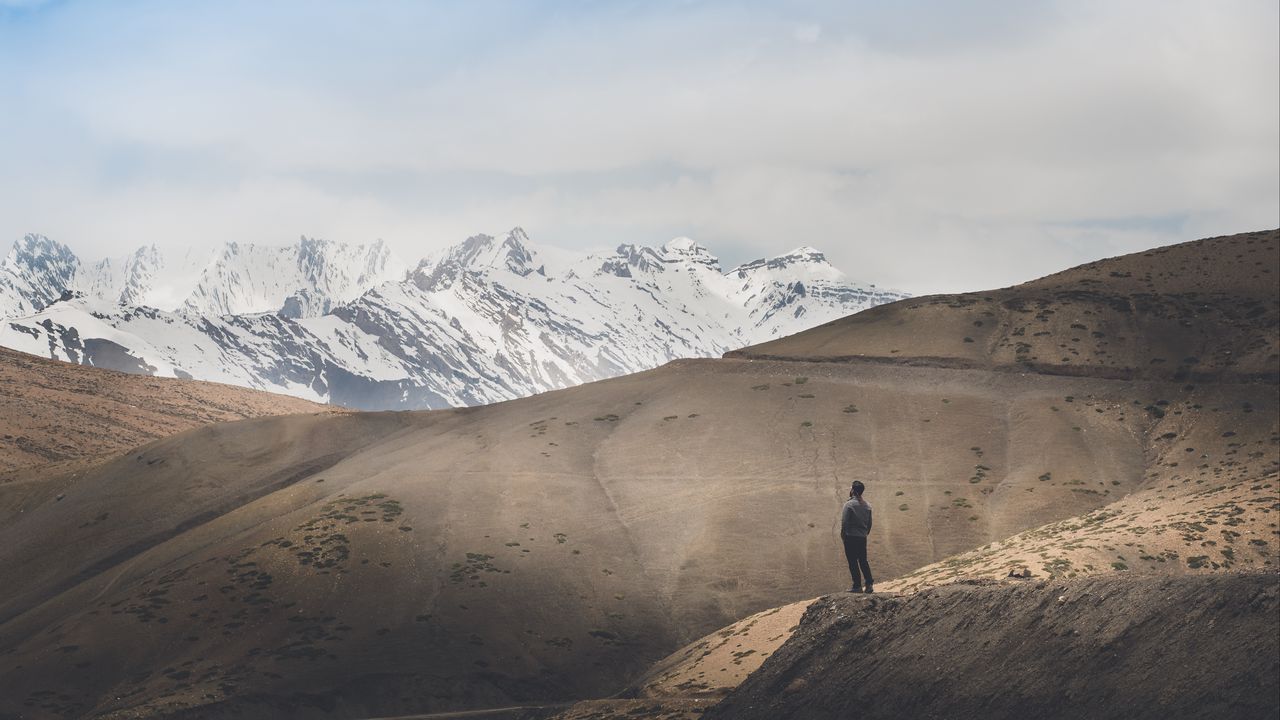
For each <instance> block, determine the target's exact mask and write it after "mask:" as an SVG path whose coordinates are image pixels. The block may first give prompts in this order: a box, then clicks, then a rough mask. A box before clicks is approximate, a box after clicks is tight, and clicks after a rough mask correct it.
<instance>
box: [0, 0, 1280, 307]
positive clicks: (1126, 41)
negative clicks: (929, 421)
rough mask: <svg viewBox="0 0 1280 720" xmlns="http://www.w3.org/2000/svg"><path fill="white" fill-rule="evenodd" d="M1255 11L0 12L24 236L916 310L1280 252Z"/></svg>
mask: <svg viewBox="0 0 1280 720" xmlns="http://www.w3.org/2000/svg"><path fill="white" fill-rule="evenodd" d="M1278 48H1280V12H1278V11H1277V3H1275V2H1274V0H1260V1H1257V2H1246V1H1239V2H1231V1H1224V2H1214V3H1205V2H1177V1H1173V2H1138V1H1135V2H1083V1H1078V0H1070V1H1064V2H1015V1H1013V0H1010V1H1009V2H974V3H956V2H946V1H943V0H933V1H926V0H913V1H911V2H897V3H870V2H864V3H856V2H816V1H815V2H798V3H764V2H737V3H727V2H724V3H719V2H691V1H690V2H612V3H610V2H544V3H535V2H476V1H469V2H456V3H446V2H435V3H432V2H376V1H369V0H363V1H361V2H348V3H339V2H325V1H316V0H308V1H305V2H264V1H258V2H216V3H215V2H203V3H197V2H174V1H171V0H170V1H165V2H160V1H149V2H132V1H129V0H116V1H112V2H105V1H103V2H89V1H79V0H50V1H49V2H27V1H23V0H19V1H18V2H13V1H12V0H0V98H3V101H2V102H3V104H2V105H0V163H2V165H0V240H2V241H3V242H4V243H5V244H7V243H8V242H9V241H11V239H14V238H17V237H18V236H20V235H21V234H23V233H25V232H32V231H35V232H43V233H45V234H48V235H49V236H51V237H53V238H55V239H58V240H61V241H63V242H66V243H68V244H69V245H71V246H72V247H73V248H74V249H76V250H77V251H78V252H80V253H81V254H82V255H84V256H88V257H93V256H100V255H105V254H122V253H124V252H126V251H128V250H131V249H133V248H134V247H136V246H138V245H141V244H143V243H150V242H156V243H159V244H162V245H178V244H206V243H219V242H222V241H224V240H232V239H234V240H240V241H248V242H265V243H284V242H290V241H292V240H293V239H295V238H296V237H297V236H298V235H299V234H303V233H305V234H307V235H313V236H320V237H327V238H332V239H336V240H345V241H350V242H362V241H367V240H371V239H373V238H378V237H381V238H383V239H386V240H387V241H389V242H391V243H392V244H393V246H395V247H396V248H397V250H398V251H399V252H400V253H401V254H402V255H404V256H405V257H406V259H410V260H413V259H416V258H417V257H419V256H421V255H422V254H424V253H425V252H427V251H429V250H431V249H434V248H437V247H440V246H442V245H445V244H449V243H452V242H457V241H458V240H460V239H462V238H464V237H466V236H467V235H470V234H473V233H476V232H491V233H496V232H500V231H503V230H505V229H507V228H509V227H511V226H514V225H522V226H524V227H525V228H526V229H527V230H528V231H529V232H530V234H531V235H532V237H533V238H534V240H535V241H536V242H542V243H546V244H550V245H558V246H561V247H566V248H570V249H579V248H605V247H612V246H613V245H616V244H618V243H620V242H637V243H648V244H657V243H661V242H663V241H665V240H666V239H668V238H670V237H673V236H676V235H689V236H692V237H694V238H695V239H697V240H699V241H700V242H702V243H703V244H705V245H707V246H709V247H711V248H713V249H714V250H716V251H717V252H718V253H719V254H720V255H721V256H722V258H723V259H724V260H725V261H726V262H727V263H734V262H739V261H743V260H747V259H751V258H753V257H757V256H761V255H766V254H772V253H778V252H782V251H785V250H788V249H790V248H792V247H795V246H797V245H802V244H807V245H814V246H816V247H818V248H821V249H823V250H825V251H826V252H827V253H828V255H829V256H830V257H831V259H832V260H833V262H835V263H836V264H837V265H838V266H840V267H842V268H843V269H845V270H846V271H847V272H849V273H850V274H851V275H853V276H855V277H857V278H860V279H865V280H867V281H869V282H876V283H879V284H881V285H891V286H897V287H901V288H904V289H907V290H911V291H913V292H931V291H952V290H961V289H977V288H982V287H988V286H998V285H1004V284H1009V283H1013V282H1017V281H1020V280H1024V279H1028V278H1030V277H1034V276H1037V275H1042V274H1045V273H1048V272H1051V271H1054V270H1057V269H1060V268H1061V267H1064V266H1067V265H1071V264H1075V263H1079V262H1084V261H1087V260H1091V259H1094V258H1096V257H1100V256H1105V255H1113V254H1117V253H1120V252H1126V251H1131V250H1136V249H1141V248H1144V247H1148V246H1152V245H1158V244H1164V243H1168V242H1176V241H1180V240H1186V239H1192V238H1195V237H1201V236H1205V235H1213V234H1221V233H1229V232H1238V231H1242V230H1250V229H1260V228H1267V227H1275V226H1277V225H1280V159H1278V158H1280V54H1278V53H1280V50H1278Z"/></svg>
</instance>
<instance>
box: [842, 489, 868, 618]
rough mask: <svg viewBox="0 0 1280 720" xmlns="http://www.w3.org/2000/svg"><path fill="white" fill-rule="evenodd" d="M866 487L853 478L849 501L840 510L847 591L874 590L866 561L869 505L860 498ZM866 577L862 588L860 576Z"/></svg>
mask: <svg viewBox="0 0 1280 720" xmlns="http://www.w3.org/2000/svg"><path fill="white" fill-rule="evenodd" d="M866 489H867V487H866V485H863V484H862V481H861V480H854V481H853V485H852V486H851V487H850V488H849V502H847V503H845V504H844V509H843V510H841V511H840V539H841V540H843V541H844V556H845V559H847V560H848V561H849V574H850V575H852V576H853V587H851V588H849V592H855V593H860V592H868V593H871V592H875V590H874V589H872V587H871V583H872V580H871V565H870V564H868V563H867V535H868V534H870V533H871V505H870V504H868V503H867V501H866V500H863V499H862V493H863V492H864V491H865V490H866ZM863 575H865V576H866V578H867V585H866V590H863V589H862V588H863V585H862V576H863Z"/></svg>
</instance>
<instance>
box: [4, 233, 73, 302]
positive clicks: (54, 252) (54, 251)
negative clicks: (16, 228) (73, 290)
mask: <svg viewBox="0 0 1280 720" xmlns="http://www.w3.org/2000/svg"><path fill="white" fill-rule="evenodd" d="M79 271H80V260H79V259H78V258H77V257H76V256H75V253H73V252H71V250H70V249H69V248H67V246H65V245H62V244H61V243H56V242H54V241H52V240H50V239H49V238H47V237H45V236H43V235H27V236H25V237H23V238H22V239H21V240H19V241H17V242H16V243H14V244H13V248H12V249H11V250H10V251H9V254H8V255H6V256H5V258H4V261H3V262H0V316H2V317H17V316H21V315H29V314H31V313H33V312H36V311H37V310H42V309H44V308H45V307H48V305H49V304H50V303H52V302H54V301H56V300H57V299H58V298H60V297H61V296H62V293H63V291H64V290H66V289H67V288H69V287H71V286H72V285H73V284H74V282H75V278H76V275H77V274H78V273H79Z"/></svg>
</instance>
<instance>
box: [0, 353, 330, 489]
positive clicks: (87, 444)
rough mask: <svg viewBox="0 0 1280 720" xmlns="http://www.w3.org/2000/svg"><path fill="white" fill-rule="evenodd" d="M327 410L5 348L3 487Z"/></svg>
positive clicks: (0, 436)
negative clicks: (59, 466)
mask: <svg viewBox="0 0 1280 720" xmlns="http://www.w3.org/2000/svg"><path fill="white" fill-rule="evenodd" d="M320 411H329V408H328V406H325V405H317V404H315V403H312V402H307V401H305V400H299V399H297V398H292V397H286V396H283V395H274V394H271V393H266V392H259V391H256V390H247V389H245V388H238V387H231V386H229V385H217V384H215V383H204V382H195V381H191V380H170V379H162V378H151V377H143V376H138V375H129V374H126V373H120V372H115V371H112V370H100V369H98V368H93V367H87V366H82V365H73V364H71V363H63V362H56V361H53V360H47V359H44V358H38V357H35V356H33V355H27V354H25V353H19V352H14V351H12V350H6V349H4V348H0V440H2V442H0V482H3V481H4V480H5V479H6V477H10V476H11V473H12V471H14V470H18V469H20V468H28V467H33V466H36V465H43V464H46V463H52V462H59V461H66V460H74V459H80V458H89V457H95V456H99V455H103V454H106V453H112V452H120V451H123V450H128V449H129V448H132V447H136V446H138V445H141V444H143V443H145V442H149V441H151V440H155V439H156V438H159V437H164V436H166V435H172V434H173V433H176V432H181V431H183V430H188V429H190V428H193V427H196V426H198V425H207V424H209V423H214V422H225V421H227V420H242V419H245V418H251V417H260V416H263V415H284V414H289V413H308V412H320Z"/></svg>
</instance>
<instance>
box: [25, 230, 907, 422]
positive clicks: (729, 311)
mask: <svg viewBox="0 0 1280 720" xmlns="http://www.w3.org/2000/svg"><path fill="white" fill-rule="evenodd" d="M902 297H905V296H904V295H903V294H901V293H896V292H893V291H887V290H880V289H877V288H876V287H875V286H874V285H864V284H859V283H856V282H853V281H851V280H850V279H849V278H848V277H846V276H845V275H844V274H843V273H841V272H840V271H838V270H837V269H835V268H834V267H832V266H831V265H830V264H829V263H828V262H827V261H826V259H825V257H824V256H823V255H822V253H820V252H818V251H817V250H814V249H812V248H808V247H802V248H798V249H797V250H795V251H793V252H790V253H787V254H785V255H782V256H778V257H774V258H768V259H762V260H758V261H754V262H751V263H746V264H744V265H741V266H739V267H737V268H733V269H731V270H729V271H727V272H725V271H723V270H722V268H721V267H720V264H719V261H718V260H717V259H716V258H715V256H713V255H712V254H711V253H710V252H709V251H708V250H707V249H706V248H703V247H702V246H700V245H698V244H696V243H694V242H693V241H691V240H688V239H685V238H680V239H676V240H673V241H671V242H668V243H666V244H664V245H662V246H660V247H641V246H633V245H622V246H619V247H618V248H617V250H616V251H615V252H613V253H609V254H605V255H597V256H586V257H573V256H569V255H567V254H565V253H563V252H559V251H555V250H551V249H544V248H539V247H537V246H535V245H533V244H532V243H530V241H529V239H528V237H527V236H526V235H525V233H524V232H523V231H522V230H520V229H519V228H516V229H514V230H512V231H511V232H510V233H508V234H507V235H506V236H505V237H500V238H499V237H492V236H488V235H477V236H474V237H471V238H469V239H467V240H466V241H465V242H463V243H461V244H459V245H457V246H454V247H451V248H448V249H446V250H444V251H441V252H439V253H436V254H434V255H432V256H429V257H427V258H425V259H423V260H422V261H421V262H419V263H418V264H417V265H416V266H414V267H413V268H412V269H407V266H405V265H404V264H403V263H401V261H399V260H398V259H396V258H395V257H394V256H393V255H392V254H391V253H390V251H389V250H388V249H387V247H386V246H385V245H384V244H382V243H380V242H378V243H373V244H370V245H363V246H346V245H342V244H339V243H332V242H326V241H322V240H310V239H307V238H302V239H301V240H300V241H299V243H298V244H297V245H294V246H287V247H261V246H254V245H242V244H236V243H229V244H227V245H226V246H225V247H224V248H222V249H221V250H218V251H211V252H209V253H198V252H194V251H191V252H187V253H185V254H179V255H172V256H166V255H165V254H163V253H161V252H159V251H158V250H156V249H155V248H154V247H144V248H142V249H140V250H138V251H137V252H136V253H134V254H133V255H131V256H129V257H127V258H122V259H114V260H104V261H101V262H98V263H95V264H92V265H89V264H84V263H82V262H81V261H80V260H79V259H78V258H76V257H75V255H74V254H73V253H72V252H71V251H70V250H69V249H67V248H66V247H64V246H62V245H60V244H58V243H55V242H52V241H50V240H48V239H47V238H44V237H41V236H35V235H29V236H27V237H25V238H23V239H22V240H21V241H19V242H18V243H16V244H15V246H14V248H13V250H12V251H11V252H10V253H9V255H8V256H7V258H6V259H5V261H4V263H3V264H2V265H0V309H3V310H4V312H5V314H6V316H7V317H8V320H7V322H5V323H4V325H3V327H0V345H3V346H6V347H11V348H14V349H17V350H21V351H23V352H29V353H32V354H37V355H42V356H45V357H51V358H54V359H60V360H67V361H70V362H78V363H83V364H91V365H95V366H99V367H107V368H111V369H117V370H124V371H127V372H133V373H142V374H151V375H160V376H167V377H181V378H195V379H201V380H212V381H216V382H223V383H228V384H233V385H241V386H245V387H251V388H257V389H266V390H271V391H275V392H281V393H285V394H289V395H294V396H297V397H301V398H305V399H310V400H316V401H323V402H332V403H336V404H340V405H347V406H350V407H356V408H364V409H385V408H397V409H399V408H437V407H447V406H459V405H475V404H482V403H488V402H495V401H498V400H507V399H512V398H515V397H521V396H525V395H530V394H533V393H537V392H543V391H546V390H550V389H555V388H562V387H568V386H572V385H577V384H580V383H584V382H590V381H593V380H599V379H602V378H607V377H613V376H616V375H620V374H625V373H628V372H635V371H638V370H644V369H648V368H652V367H656V366H658V365H660V364H662V363H664V362H667V361H670V360H672V359H675V358H680V357H706V356H718V355H720V354H721V353H723V352H725V351H726V350H729V349H732V348H735V347H741V346H744V345H748V344H752V343H756V342H762V341H764V340H768V339H771V338H775V337H781V336H784V335H788V334H791V333H794V332H797V331H799V330H802V329H805V328H808V327H812V326H814V325H817V324H820V323H822V322H825V321H827V320H831V319H835V318H837V317H842V316H844V315H847V314H849V313H852V312H856V311H858V310H862V309H865V308H868V307H871V306H873V305H876V304H880V303H884V302H890V301H893V300H896V299H900V298H902Z"/></svg>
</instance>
